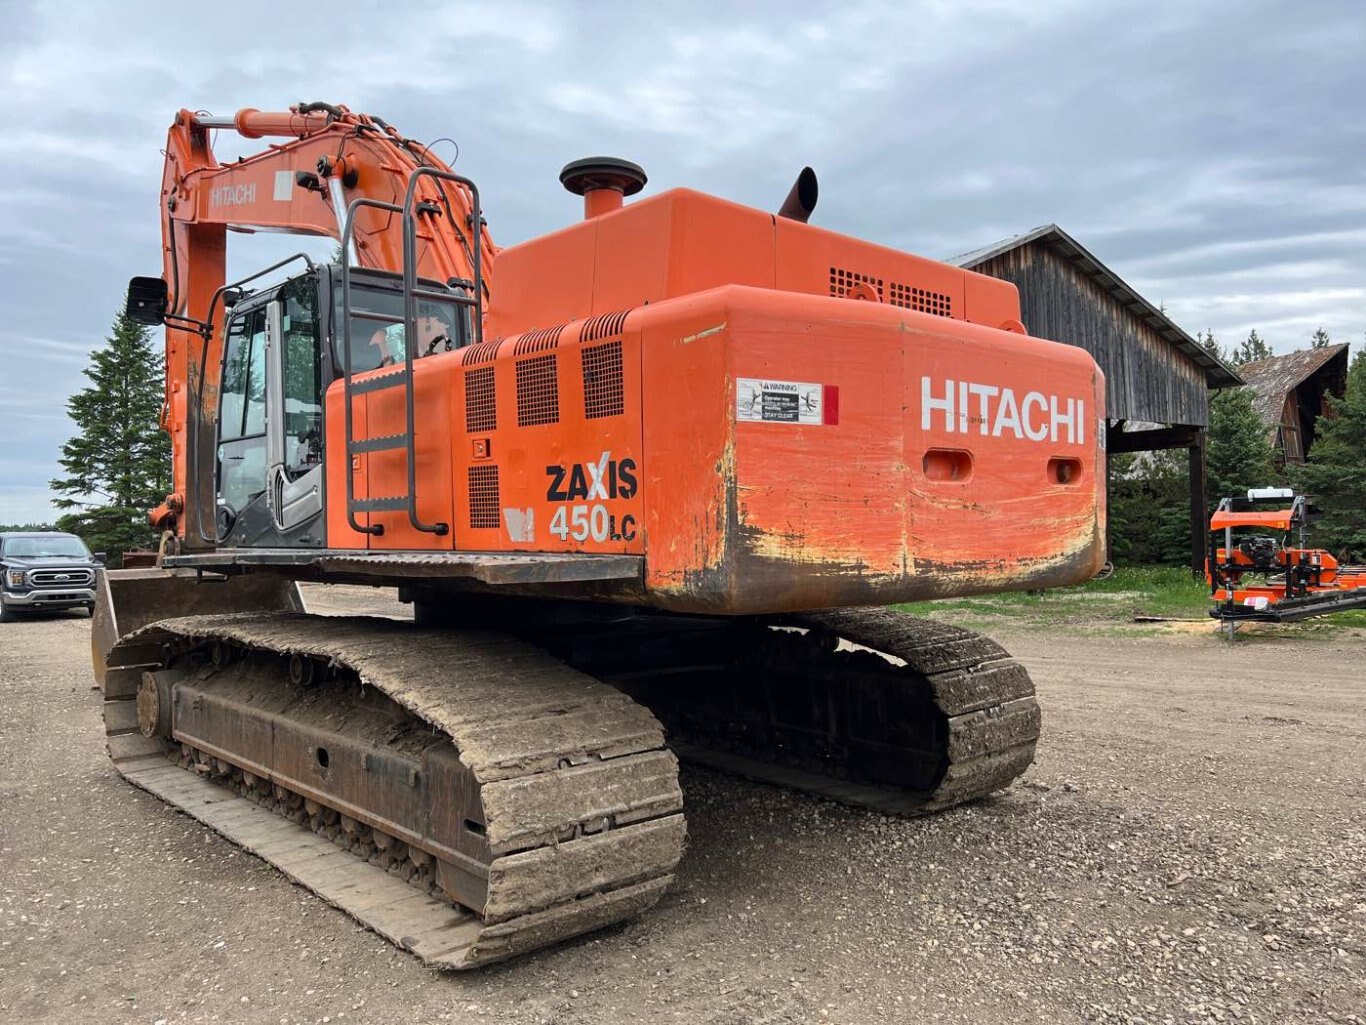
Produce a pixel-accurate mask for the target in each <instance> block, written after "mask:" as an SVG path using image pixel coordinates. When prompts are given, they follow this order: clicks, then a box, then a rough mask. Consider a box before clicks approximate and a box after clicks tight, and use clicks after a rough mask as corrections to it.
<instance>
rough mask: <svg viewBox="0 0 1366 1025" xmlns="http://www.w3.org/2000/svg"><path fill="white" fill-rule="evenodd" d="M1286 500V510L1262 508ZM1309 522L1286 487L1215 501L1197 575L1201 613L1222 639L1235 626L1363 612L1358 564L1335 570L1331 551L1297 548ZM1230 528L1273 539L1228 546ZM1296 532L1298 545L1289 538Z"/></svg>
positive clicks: (1240, 540) (1365, 597)
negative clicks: (1204, 584) (1209, 601)
mask: <svg viewBox="0 0 1366 1025" xmlns="http://www.w3.org/2000/svg"><path fill="white" fill-rule="evenodd" d="M1287 501H1288V502H1289V503H1290V505H1289V507H1288V508H1286V507H1282V508H1276V509H1267V508H1266V507H1267V506H1269V505H1280V506H1284V503H1286V502H1287ZM1312 517H1313V511H1312V507H1311V506H1310V505H1309V503H1308V501H1307V500H1306V498H1305V497H1304V496H1303V495H1296V494H1295V493H1294V492H1293V491H1292V490H1290V489H1289V488H1253V489H1251V490H1249V491H1248V493H1247V498H1246V499H1240V498H1224V499H1222V500H1221V501H1220V502H1219V506H1218V508H1217V509H1215V511H1214V514H1213V515H1212V516H1211V517H1210V546H1209V557H1208V559H1207V561H1206V568H1205V576H1206V579H1207V580H1208V581H1209V585H1210V595H1211V596H1212V597H1213V599H1214V606H1213V607H1212V608H1211V609H1210V610H1209V614H1210V616H1212V617H1213V618H1215V619H1217V620H1219V621H1220V623H1221V624H1223V625H1224V626H1225V627H1227V629H1228V634H1229V636H1230V637H1232V636H1233V634H1234V631H1235V630H1236V629H1237V627H1238V624H1240V623H1293V622H1296V621H1298V620H1301V619H1311V618H1313V617H1315V616H1326V615H1331V614H1332V613H1334V612H1346V611H1348V610H1350V609H1359V608H1366V566H1340V565H1339V564H1338V560H1337V559H1335V558H1334V557H1333V555H1332V554H1331V553H1329V552H1326V551H1324V550H1323V549H1321V548H1306V547H1304V544H1305V541H1304V535H1305V531H1306V529H1307V528H1308V525H1309V522H1310V520H1311V519H1312ZM1235 530H1237V531H1250V530H1258V531H1275V532H1276V534H1275V535H1271V534H1265V533H1261V534H1255V535H1250V536H1249V535H1248V534H1241V535H1240V536H1239V537H1237V539H1236V540H1235V535H1234V531H1235ZM1296 531H1298V532H1299V535H1300V538H1299V545H1298V546H1294V545H1292V540H1291V535H1292V534H1293V533H1295V532H1296ZM1221 536H1222V539H1223V544H1222V545H1220V544H1219V540H1220V538H1221Z"/></svg>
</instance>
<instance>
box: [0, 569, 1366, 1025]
mask: <svg viewBox="0 0 1366 1025" xmlns="http://www.w3.org/2000/svg"><path fill="white" fill-rule="evenodd" d="M341 597H342V596H340V595H338V596H337V599H340V598H341ZM371 600H372V599H371V597H370V593H369V592H357V595H356V596H355V597H354V598H352V599H351V600H350V601H349V602H348V603H347V604H348V605H349V606H351V607H357V606H360V605H364V604H366V603H368V602H370V601H371ZM332 607H333V608H336V607H338V603H337V601H336V600H333V601H332ZM1017 629H1018V628H1017ZM88 635H89V621H88V620H86V619H83V618H77V617H76V616H74V615H73V616H69V617H58V618H51V619H45V620H34V621H24V622H20V623H16V624H13V625H9V624H7V625H5V626H4V627H0V1018H2V1019H3V1020H4V1021H6V1022H15V1023H25V1025H28V1023H34V1025H36V1023H41V1022H51V1023H58V1022H60V1023H78V1022H80V1023H83V1022H144V1023H147V1025H153V1023H157V1022H165V1023H167V1025H170V1023H175V1022H182V1021H189V1022H215V1021H216V1022H262V1023H277V1022H279V1023H295V1022H309V1023H312V1022H337V1023H347V1025H353V1023H370V1022H374V1023H386V1022H414V1023H420V1022H444V1021H451V1022H555V1023H564V1025H569V1023H590V1022H605V1023H618V1022H620V1023H624V1022H641V1021H644V1022H686V1023H704V1022H708V1023H717V1025H742V1023H750V1022H756V1023H757V1022H783V1021H798V1022H847V1023H864V1022H929V1021H944V1022H963V1023H973V1025H994V1023H1008V1022H1011V1023H1013V1022H1152V1023H1156V1022H1265V1023H1280V1022H1304V1023H1311V1022H1312V1023H1318V1022H1325V1021H1328V1022H1366V640H1364V639H1363V638H1362V637H1361V636H1360V635H1359V634H1351V633H1346V632H1342V633H1334V634H1330V635H1327V636H1323V637H1316V638H1312V639H1304V638H1296V639H1289V638H1285V637H1283V636H1282V637H1278V636H1275V635H1270V636H1264V637H1261V638H1255V639H1252V640H1248V641H1244V642H1240V643H1238V644H1236V645H1235V646H1233V647H1229V646H1228V645H1227V644H1225V643H1223V642H1221V641H1218V640H1217V639H1215V638H1213V637H1207V636H1199V635H1192V634H1170V635H1162V634H1154V633H1143V632H1136V631H1122V630H1121V631H1110V632H1107V633H1104V634H1096V635H1084V634H1078V633H1075V632H1065V631H1062V630H1059V629H1056V628H1055V629H1050V630H1035V631H1030V632H1018V633H1016V634H1015V635H1014V636H1012V635H1011V633H1010V632H1008V631H997V632H996V635H997V637H998V638H999V639H1001V640H1002V641H1003V642H1004V643H1005V644H1006V646H1007V647H1009V648H1010V649H1011V650H1012V651H1013V652H1015V653H1016V654H1017V655H1018V656H1019V657H1020V658H1021V659H1022V660H1023V661H1025V662H1026V663H1027V664H1028V666H1029V667H1030V670H1031V672H1032V673H1033V674H1034V678H1035V681H1036V682H1037V684H1038V688H1039V692H1040V699H1041V703H1042V704H1043V707H1044V716H1045V719H1044V738H1043V741H1042V743H1041V745H1040V756H1039V760H1038V763H1037V764H1036V766H1035V767H1034V768H1033V769H1031V770H1030V772H1029V773H1028V774H1027V775H1026V776H1025V778H1024V780H1023V782H1022V783H1020V784H1017V785H1016V786H1015V787H1014V788H1013V789H1011V790H1010V791H1009V792H1008V793H1006V794H1004V795H1002V796H999V797H996V798H994V799H991V800H989V801H985V802H981V803H979V804H977V805H975V806H972V807H968V808H963V809H958V810H955V811H951V812H947V813H944V814H941V815H938V816H935V817H932V818H929V819H924V820H911V821H903V820H896V819H890V818H885V817H883V816H880V815H876V814H871V813H866V812H860V811H853V810H849V809H845V808H842V807H839V806H836V805H833V804H829V803H827V802H825V801H821V800H817V799H815V798H808V797H804V796H797V795H792V794H787V793H783V792H780V791H777V790H774V789H770V788H767V787H763V786H759V785H755V784H751V783H747V782H744V781H740V780H735V779H730V778H727V777H723V776H719V775H714V774H711V773H707V772H702V771H698V770H685V775H684V787H685V790H686V796H687V802H688V819H689V829H690V838H691V839H690V845H689V850H688V853H687V855H686V857H685V859H684V862H683V865H682V867H681V869H680V873H679V877H678V883H677V885H676V886H675V887H674V889H673V890H672V891H671V892H670V893H669V895H668V896H666V897H665V899H664V900H663V902H662V903H661V904H660V905H659V907H658V908H656V909H655V910H654V911H653V912H651V913H649V914H648V915H646V916H645V917H644V918H642V919H640V920H637V921H635V922H633V923H630V924H628V925H625V926H620V927H616V928H613V929H609V930H607V931H605V932H602V933H599V934H596V935H594V936H590V937H585V938H583V939H580V940H578V941H576V942H572V943H569V944H566V945H563V946H561V947H558V948H555V949H552V950H550V951H546V952H542V953H539V954H535V955H532V956H530V957H526V958H523V959H521V960H520V961H516V962H514V963H512V964H508V965H504V966H498V967H495V968H492V969H487V970H484V971H480V972H477V973H474V974H466V975H438V974H434V973H432V972H429V971H427V970H425V969H423V968H422V967H421V965H420V964H419V963H418V962H417V961H416V960H414V959H413V958H412V957H410V956H408V955H406V954H403V953H401V952H400V951H398V950H395V949H394V948H392V947H391V946H389V945H388V944H387V943H385V942H383V941H382V940H380V939H379V938H378V937H376V936H374V935H373V934H370V933H368V932H366V931H365V930H363V929H361V928H360V927H359V926H357V925H356V924H355V923H354V922H353V921H352V920H351V919H349V918H347V917H346V916H345V915H343V914H341V913H340V912H337V911H334V910H332V909H331V908H329V907H327V906H325V905H324V904H322V903H321V902H319V901H318V900H317V899H316V898H313V897H311V896H310V895H308V894H307V893H306V892H305V891H303V890H300V889H298V888H297V887H295V886H293V885H291V884H290V883H289V882H287V881H286V880H285V879H284V878H283V877H282V876H280V875H279V874H278V873H277V872H275V871H274V870H273V869H270V868H269V867H267V866H266V865H264V864H263V863H262V862H260V861H258V860H257V859H256V858H254V857H252V856H250V855H246V854H243V853H240V852H238V851H236V850H235V849H234V848H233V847H232V846H231V845H229V844H228V843H226V842H225V841H223V840H221V839H219V838H218V837H217V836H216V835H215V834H213V833H211V832H210V831H209V830H207V829H206V828H204V827H202V826H200V825H198V824H197V823H196V822H194V821H192V820H191V819H189V818H187V817H186V816H184V815H182V814H180V813H178V812H176V811H174V810H172V809H170V808H168V807H166V806H164V805H162V804H160V803H159V802H158V801H157V800H156V799H154V798H152V797H150V796H148V795H146V794H144V793H142V792H140V791H137V790H135V789H134V788H133V787H131V786H129V785H128V784H126V783H124V782H122V781H121V780H120V778H119V777H118V776H117V774H116V773H114V771H113V770H112V768H111V767H110V766H109V765H108V763H107V762H106V760H105V756H104V753H103V749H102V744H103V742H102V733H101V728H100V724H99V703H98V698H97V694H96V693H95V692H92V691H91V690H90V686H89V676H88V668H87V659H88V654H87V652H88Z"/></svg>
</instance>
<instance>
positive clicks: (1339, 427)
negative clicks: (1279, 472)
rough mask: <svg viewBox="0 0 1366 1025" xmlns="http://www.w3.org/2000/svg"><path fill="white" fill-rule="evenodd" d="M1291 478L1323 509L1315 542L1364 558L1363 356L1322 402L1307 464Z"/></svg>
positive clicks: (1365, 441) (1365, 355)
mask: <svg viewBox="0 0 1366 1025" xmlns="http://www.w3.org/2000/svg"><path fill="white" fill-rule="evenodd" d="M1292 479H1293V480H1294V482H1295V486H1296V488H1297V489H1298V490H1300V491H1302V492H1304V493H1305V494H1307V495H1310V496H1312V497H1313V498H1314V499H1315V504H1316V505H1318V506H1319V507H1320V508H1321V509H1322V510H1323V513H1324V515H1323V518H1322V519H1321V520H1320V521H1319V522H1318V523H1317V524H1316V525H1315V527H1314V540H1315V543H1316V544H1319V545H1322V546H1323V547H1325V548H1328V549H1330V550H1331V551H1333V552H1336V553H1338V554H1339V555H1340V556H1341V555H1344V554H1345V555H1346V556H1347V557H1348V558H1350V559H1352V560H1354V561H1361V560H1363V559H1366V351H1362V352H1358V353H1357V354H1356V358H1354V359H1353V360H1352V366H1351V369H1350V370H1349V371H1348V373H1347V390H1346V393H1345V394H1344V395H1343V396H1341V397H1340V398H1332V397H1331V396H1330V397H1329V398H1328V413H1327V415H1325V416H1321V417H1319V421H1318V437H1317V439H1316V440H1315V441H1314V448H1313V451H1312V452H1311V453H1310V455H1309V462H1308V463H1307V464H1305V465H1304V466H1298V467H1295V468H1294V471H1293V474H1292Z"/></svg>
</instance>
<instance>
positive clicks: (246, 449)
mask: <svg viewBox="0 0 1366 1025" xmlns="http://www.w3.org/2000/svg"><path fill="white" fill-rule="evenodd" d="M226 334H227V337H226V342H225V345H224V352H223V374H222V383H221V387H220V392H219V395H220V399H219V422H218V487H217V493H218V502H217V505H218V509H217V517H216V522H217V525H218V538H219V543H220V544H221V545H224V546H227V547H252V548H292V547H322V546H323V545H324V544H325V543H326V537H325V520H324V518H323V516H322V510H323V500H324V494H323V472H322V466H323V443H322V438H323V426H322V403H321V378H322V373H321V366H320V355H321V353H320V348H319V337H320V333H319V330H318V317H317V297H316V284H315V282H314V280H313V279H312V278H311V277H308V278H304V279H296V280H295V281H293V282H288V283H286V285H285V286H283V287H282V288H281V289H279V290H278V291H276V292H274V293H272V294H270V295H268V296H266V297H264V298H263V299H261V300H259V301H256V302H253V303H252V304H251V306H250V308H245V309H241V310H240V311H239V312H235V313H234V315H233V317H232V319H231V320H230V321H229V322H228V328H227V333H226Z"/></svg>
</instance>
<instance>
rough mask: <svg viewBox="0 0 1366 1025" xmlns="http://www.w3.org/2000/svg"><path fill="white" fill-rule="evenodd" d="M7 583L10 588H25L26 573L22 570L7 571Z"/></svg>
mask: <svg viewBox="0 0 1366 1025" xmlns="http://www.w3.org/2000/svg"><path fill="white" fill-rule="evenodd" d="M5 582H6V583H7V584H9V585H10V587H23V586H24V571H23V570H21V569H7V570H5Z"/></svg>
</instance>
